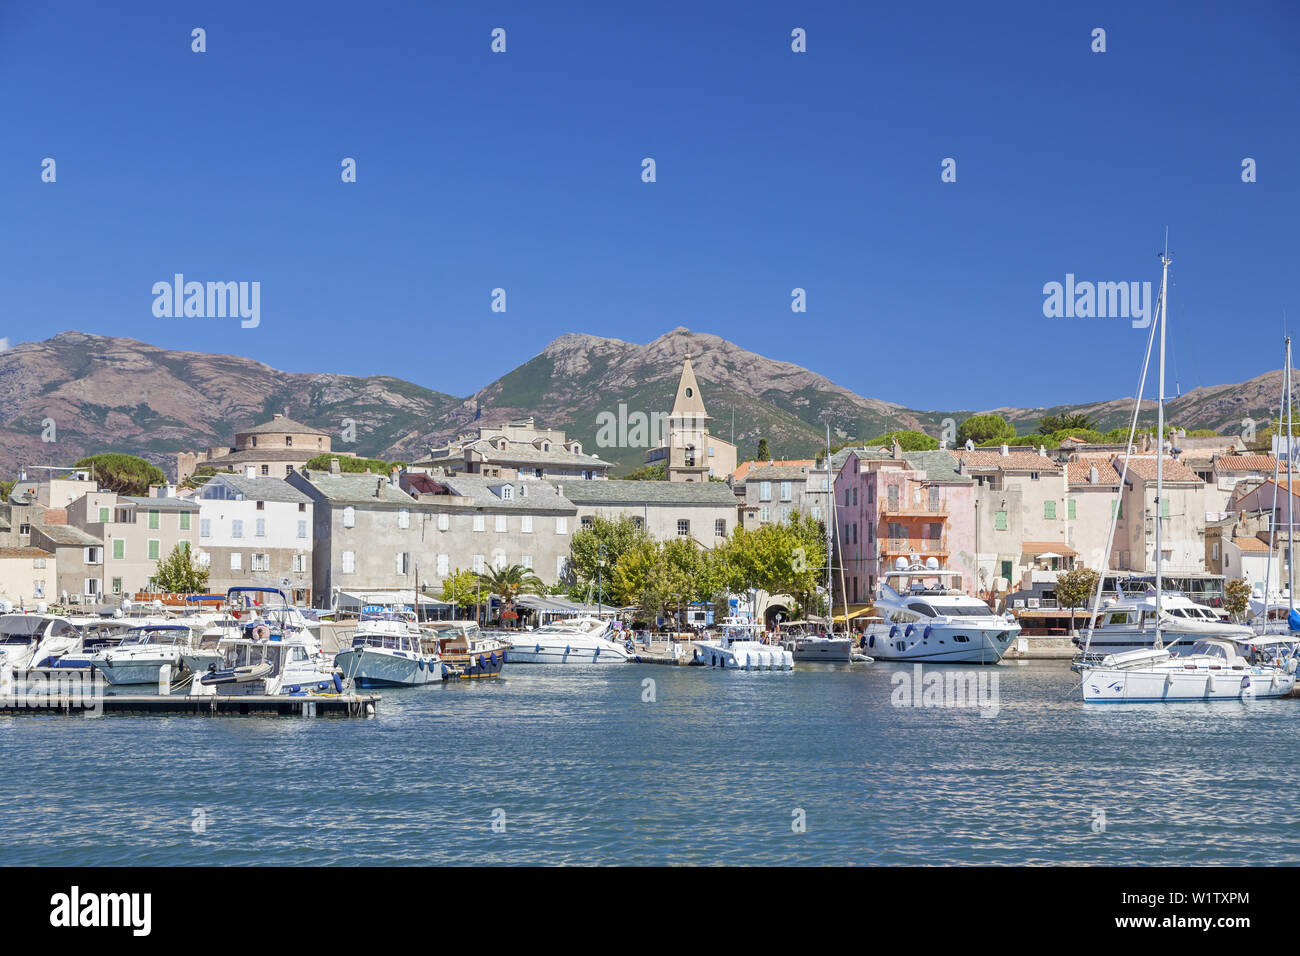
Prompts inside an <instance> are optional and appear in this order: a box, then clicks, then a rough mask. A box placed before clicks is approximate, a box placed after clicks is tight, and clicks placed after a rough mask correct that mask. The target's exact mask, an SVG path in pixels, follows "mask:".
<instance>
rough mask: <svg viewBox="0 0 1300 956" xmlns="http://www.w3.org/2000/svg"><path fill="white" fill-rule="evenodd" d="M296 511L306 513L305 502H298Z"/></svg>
mask: <svg viewBox="0 0 1300 956" xmlns="http://www.w3.org/2000/svg"><path fill="white" fill-rule="evenodd" d="M298 510H299V511H306V510H307V502H305V501H300V502H298Z"/></svg>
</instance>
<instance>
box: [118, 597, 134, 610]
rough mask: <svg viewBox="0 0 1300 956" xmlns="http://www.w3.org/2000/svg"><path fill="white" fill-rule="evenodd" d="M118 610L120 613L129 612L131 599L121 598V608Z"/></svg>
mask: <svg viewBox="0 0 1300 956" xmlns="http://www.w3.org/2000/svg"><path fill="white" fill-rule="evenodd" d="M118 610H121V611H129V610H131V599H130V598H122V606H121V607H120V608H119V609H118Z"/></svg>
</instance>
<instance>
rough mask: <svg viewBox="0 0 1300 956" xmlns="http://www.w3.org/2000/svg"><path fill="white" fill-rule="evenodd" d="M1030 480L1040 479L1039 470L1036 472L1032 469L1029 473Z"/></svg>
mask: <svg viewBox="0 0 1300 956" xmlns="http://www.w3.org/2000/svg"><path fill="white" fill-rule="evenodd" d="M1029 480H1030V481H1037V480H1038V472H1036V471H1031V472H1030V473H1029Z"/></svg>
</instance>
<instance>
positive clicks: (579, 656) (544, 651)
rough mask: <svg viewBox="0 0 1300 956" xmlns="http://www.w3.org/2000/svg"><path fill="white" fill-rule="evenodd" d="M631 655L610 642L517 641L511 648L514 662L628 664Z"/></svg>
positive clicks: (511, 659)
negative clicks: (593, 643) (587, 643)
mask: <svg viewBox="0 0 1300 956" xmlns="http://www.w3.org/2000/svg"><path fill="white" fill-rule="evenodd" d="M631 656H632V655H630V654H629V653H628V652H627V651H626V650H624V649H623V648H621V647H619V646H618V645H617V644H612V643H609V642H605V643H602V644H600V645H597V646H594V647H583V646H581V645H579V646H574V645H572V644H555V643H546V642H544V641H541V642H534V643H532V644H529V643H527V642H526V641H516V642H515V643H514V644H512V645H511V648H510V663H512V664H626V663H627V662H628V661H629V660H630V659H631Z"/></svg>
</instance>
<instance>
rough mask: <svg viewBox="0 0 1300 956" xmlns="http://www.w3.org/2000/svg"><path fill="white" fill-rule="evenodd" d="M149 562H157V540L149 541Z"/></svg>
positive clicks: (151, 539)
mask: <svg viewBox="0 0 1300 956" xmlns="http://www.w3.org/2000/svg"><path fill="white" fill-rule="evenodd" d="M149 560H150V561H157V560H158V539H157V538H150V539H149Z"/></svg>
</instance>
